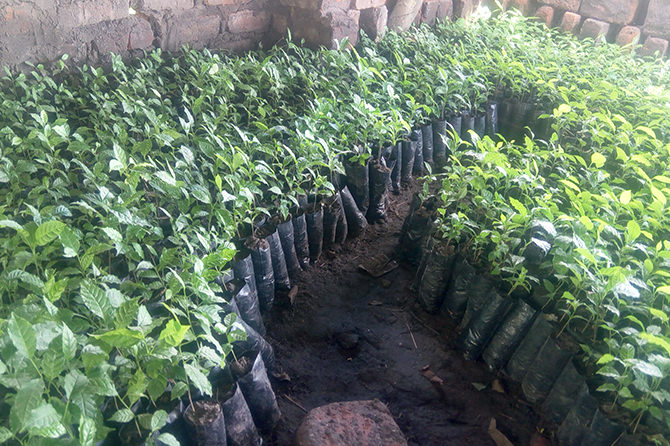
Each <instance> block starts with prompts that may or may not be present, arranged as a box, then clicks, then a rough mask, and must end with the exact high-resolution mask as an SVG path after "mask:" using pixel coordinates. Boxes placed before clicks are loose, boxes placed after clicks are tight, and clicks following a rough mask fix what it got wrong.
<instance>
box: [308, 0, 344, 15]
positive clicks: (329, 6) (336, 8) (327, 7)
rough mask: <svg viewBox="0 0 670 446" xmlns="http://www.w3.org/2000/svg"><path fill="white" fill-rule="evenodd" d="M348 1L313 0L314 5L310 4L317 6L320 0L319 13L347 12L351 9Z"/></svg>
mask: <svg viewBox="0 0 670 446" xmlns="http://www.w3.org/2000/svg"><path fill="white" fill-rule="evenodd" d="M350 1H351V0H319V1H317V2H314V6H312V8H314V7H315V6H318V4H319V2H320V3H321V6H320V7H319V11H321V15H328V14H347V12H348V11H349V10H350V9H351V6H350V5H351V4H350Z"/></svg>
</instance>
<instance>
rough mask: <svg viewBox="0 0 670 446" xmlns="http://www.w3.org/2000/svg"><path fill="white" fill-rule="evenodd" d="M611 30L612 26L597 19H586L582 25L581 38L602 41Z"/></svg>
mask: <svg viewBox="0 0 670 446" xmlns="http://www.w3.org/2000/svg"><path fill="white" fill-rule="evenodd" d="M609 30H610V24H609V23H607V22H603V21H601V20H596V19H586V20H584V24H583V25H582V30H581V31H580V33H579V37H581V38H586V37H590V38H591V39H600V38H603V37H606V36H607V33H608V32H609Z"/></svg>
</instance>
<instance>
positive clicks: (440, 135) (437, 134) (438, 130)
mask: <svg viewBox="0 0 670 446" xmlns="http://www.w3.org/2000/svg"><path fill="white" fill-rule="evenodd" d="M446 138H447V121H444V120H438V121H435V122H433V161H434V162H435V164H436V165H437V166H439V167H442V166H444V165H446V164H447V143H446Z"/></svg>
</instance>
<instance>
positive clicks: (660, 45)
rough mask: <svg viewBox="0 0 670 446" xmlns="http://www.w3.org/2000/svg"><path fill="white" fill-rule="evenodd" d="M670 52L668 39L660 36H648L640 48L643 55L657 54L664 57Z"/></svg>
mask: <svg viewBox="0 0 670 446" xmlns="http://www.w3.org/2000/svg"><path fill="white" fill-rule="evenodd" d="M667 53H668V41H667V40H666V39H661V38H660V37H647V40H645V41H644V45H643V46H642V48H640V54H642V55H643V56H656V57H660V58H663V57H665V55H666V54H667Z"/></svg>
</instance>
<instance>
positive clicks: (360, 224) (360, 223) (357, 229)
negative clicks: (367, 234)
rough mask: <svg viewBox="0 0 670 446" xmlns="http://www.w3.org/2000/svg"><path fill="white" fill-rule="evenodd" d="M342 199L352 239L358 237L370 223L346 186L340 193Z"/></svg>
mask: <svg viewBox="0 0 670 446" xmlns="http://www.w3.org/2000/svg"><path fill="white" fill-rule="evenodd" d="M340 197H342V206H343V208H344V214H345V216H346V218H347V229H348V233H349V235H350V236H351V237H358V236H359V235H361V234H362V233H363V231H364V230H365V228H367V226H368V221H367V220H366V219H365V215H363V213H362V212H361V211H360V209H358V206H357V205H356V201H355V200H354V197H352V196H351V193H350V192H349V188H348V187H346V186H345V187H344V188H343V189H342V190H341V191H340Z"/></svg>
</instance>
